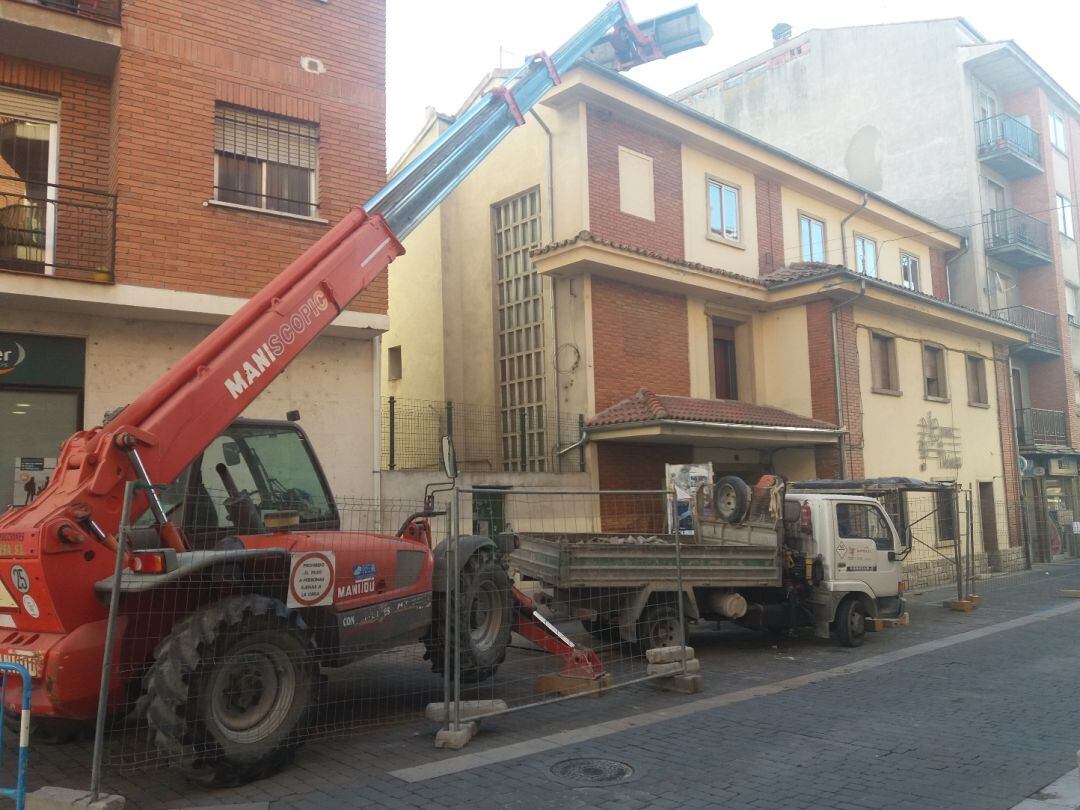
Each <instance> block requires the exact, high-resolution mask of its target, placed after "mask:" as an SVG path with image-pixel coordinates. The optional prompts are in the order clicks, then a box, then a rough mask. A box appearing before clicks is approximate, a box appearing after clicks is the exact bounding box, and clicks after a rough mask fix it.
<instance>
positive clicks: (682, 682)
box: [653, 675, 701, 695]
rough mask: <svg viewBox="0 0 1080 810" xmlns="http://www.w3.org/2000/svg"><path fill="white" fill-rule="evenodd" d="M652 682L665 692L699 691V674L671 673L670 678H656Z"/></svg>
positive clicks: (694, 692) (683, 692)
mask: <svg viewBox="0 0 1080 810" xmlns="http://www.w3.org/2000/svg"><path fill="white" fill-rule="evenodd" d="M653 683H655V684H656V685H657V686H659V687H660V688H661V689H663V690H664V691H666V692H678V693H679V694H680V695H693V694H696V693H698V692H700V691H701V676H700V675H672V676H671V677H670V678H657V679H656V680H655V681H653Z"/></svg>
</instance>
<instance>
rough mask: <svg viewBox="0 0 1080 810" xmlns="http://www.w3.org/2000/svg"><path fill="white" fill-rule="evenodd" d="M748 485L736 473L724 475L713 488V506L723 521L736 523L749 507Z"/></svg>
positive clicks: (744, 515)
mask: <svg viewBox="0 0 1080 810" xmlns="http://www.w3.org/2000/svg"><path fill="white" fill-rule="evenodd" d="M750 494H751V493H750V485H749V484H747V483H746V482H745V481H743V480H742V479H741V478H739V476H737V475H725V476H724V477H723V478H721V479H720V480H719V481H717V482H716V487H715V488H714V489H713V508H714V509H715V510H716V516H717V517H718V518H720V520H722V521H724V523H738V522H739V521H741V520H742V519H743V518H744V517H746V510H747V509H748V508H749V507H750Z"/></svg>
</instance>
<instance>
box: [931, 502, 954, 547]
mask: <svg viewBox="0 0 1080 810" xmlns="http://www.w3.org/2000/svg"><path fill="white" fill-rule="evenodd" d="M958 518H959V516H958V515H957V509H956V493H955V492H952V491H951V490H941V491H938V492H935V493H934V520H935V523H936V524H937V543H936V545H939V546H951V545H953V544H954V543H955V542H956V527H957V526H958V525H959V523H960V521H959V519H958Z"/></svg>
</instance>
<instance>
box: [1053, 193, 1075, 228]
mask: <svg viewBox="0 0 1080 810" xmlns="http://www.w3.org/2000/svg"><path fill="white" fill-rule="evenodd" d="M1056 204H1057V221H1058V232H1059V233H1061V234H1062V235H1063V236H1067V237H1069V238H1070V239H1075V238H1076V232H1075V231H1074V230H1073V210H1072V201H1071V200H1070V199H1069V198H1068V197H1065V196H1063V195H1061V194H1058V195H1057V199H1056Z"/></svg>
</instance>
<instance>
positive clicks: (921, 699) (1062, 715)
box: [31, 564, 1080, 810]
mask: <svg viewBox="0 0 1080 810" xmlns="http://www.w3.org/2000/svg"><path fill="white" fill-rule="evenodd" d="M984 585H985V588H984V589H983V598H984V601H983V604H982V606H981V607H980V608H979V609H978V610H977V611H976V612H974V613H968V614H962V613H953V612H951V611H947V610H945V609H944V608H942V607H941V602H942V600H943V599H945V598H948V597H949V595H950V592H949V591H948V589H937V590H931V591H925V592H923V593H921V594H913V595H912V598H911V600H910V603H911V613H912V623H911V625H910V626H908V627H905V628H900V629H897V630H892V631H888V632H883V633H878V634H876V635H874V636H871V637H870V639H869V640H868V641H867V643H866V644H865V645H864V646H863V647H861V648H859V649H856V650H850V649H845V648H841V647H839V646H835V645H832V644H828V643H826V642H823V641H815V640H813V639H810V638H807V637H798V638H790V639H781V640H780V641H777V640H775V639H771V638H769V637H767V636H764V635H760V634H755V633H750V632H747V631H741V630H725V631H704V632H697V633H695V634H694V638H693V643H694V646H695V648H696V649H697V651H698V656H699V658H700V659H701V661H702V668H703V670H702V671H703V673H704V676H705V688H704V691H703V692H702V693H701V694H698V695H692V696H680V695H675V694H669V693H665V692H661V691H659V690H657V689H656V688H655V687H654V686H652V685H650V684H640V685H635V686H630V687H627V688H624V689H617V690H614V691H612V692H610V693H609V694H607V695H606V696H604V697H603V698H601V699H598V700H592V699H579V700H572V701H566V702H563V703H557V704H551V705H547V706H542V707H537V708H532V709H528V710H526V711H522V712H514V713H511V714H509V715H506V716H502V717H499V718H495V719H492V720H487V721H484V723H483V724H482V728H481V732H480V734H479V736H478V737H476V738H475V739H474V740H473V742H472V743H470V745H469V746H468V747H467V748H466V749H464V750H463V751H461V752H442V751H437V750H435V749H434V747H433V744H432V741H433V736H434V732H435V731H436V729H437V727H436V726H435V725H434V724H432V723H430V722H427V721H425V720H423V718H422V716H421V715H420V712H419V709H420V707H419V706H404V707H402V709H401V714H402V718H403V719H402V720H401V721H400V722H394V723H387V724H382V725H379V726H376V727H373V728H367V729H364V730H363V731H362V732H360V733H357V734H354V735H353V736H347V737H340V738H335V739H324V740H317V741H312V742H311V743H309V744H308V745H307V746H306V747H305V748H304V749H302V751H301V753H300V755H299V756H298V758H297V762H296V764H295V765H294V766H293V767H292V768H290V769H289V770H287V771H286V772H284V773H282V774H280V775H278V776H276V777H273V778H270V779H266V780H263V781H261V782H257V783H254V784H250V785H247V786H245V787H243V788H237V789H229V790H218V791H205V790H200V789H196V788H192V787H191V786H190V785H188V784H187V783H185V782H184V781H183V780H181V779H180V778H179V777H177V776H175V775H173V774H172V773H170V772H168V771H143V772H130V773H118V772H115V771H112V772H110V773H109V774H108V776H107V787H108V789H110V790H112V791H115V792H118V793H120V794H122V795H124V796H126V797H127V799H128V802H129V806H135V807H143V808H172V807H195V806H212V805H236V804H252V803H255V804H258V805H259V806H265V804H266V803H269V804H270V806H271V807H273V808H282V810H285V808H316V807H319V808H322V807H343V806H366V807H384V806H385V807H413V806H416V807H430V806H442V807H464V806H470V807H596V806H600V807H607V806H610V807H620V808H627V807H630V808H632V807H720V806H722V807H733V808H734V807H768V808H780V807H799V808H806V807H832V808H874V807H907V808H930V807H942V808H1010V807H1012V806H1014V805H1015V804H1017V803H1019V802H1021V801H1023V800H1024V799H1025V798H1026V797H1028V796H1029V795H1032V794H1035V793H1036V792H1037V791H1039V789H1040V788H1042V787H1043V786H1045V785H1048V784H1049V783H1051V782H1053V781H1054V780H1056V779H1058V778H1059V777H1060V776H1061V775H1062V774H1063V773H1065V772H1066V771H1068V770H1069V769H1071V768H1073V767H1075V765H1076V751H1077V749H1078V748H1080V731H1078V729H1080V702H1078V701H1077V700H1076V696H1075V689H1074V686H1075V673H1076V671H1077V670H1078V668H1080V600H1075V599H1067V598H1063V597H1062V596H1061V590H1062V589H1063V588H1077V587H1080V565H1077V564H1058V565H1053V566H1043V567H1042V568H1041V569H1040V570H1036V571H1032V572H1029V573H1025V574H1021V575H1013V576H1010V577H1007V578H1004V579H1002V580H999V581H993V582H988V583H984ZM416 669H417V672H418V675H417V678H421V677H427V678H431V676H430V675H426V674H424V675H422V674H419V673H423V669H422V664H421V662H418V664H417V668H416ZM435 697H437V693H436V695H435ZM88 758H89V748H88V746H86V745H67V746H54V747H47V746H43V745H37V746H35V747H34V748H33V749H32V752H31V789H34V788H36V787H38V786H40V785H44V784H50V785H66V786H71V787H84V786H85V785H86V784H87V779H88V777H87V773H88V771H87V769H86V768H87V764H88ZM584 759H600V760H607V761H609V762H606V763H581V762H578V760H584ZM596 779H610V780H614V781H608V782H598V781H591V780H596ZM1048 807H1054V808H1055V810H1058V807H1057V806H1056V805H1048Z"/></svg>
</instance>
